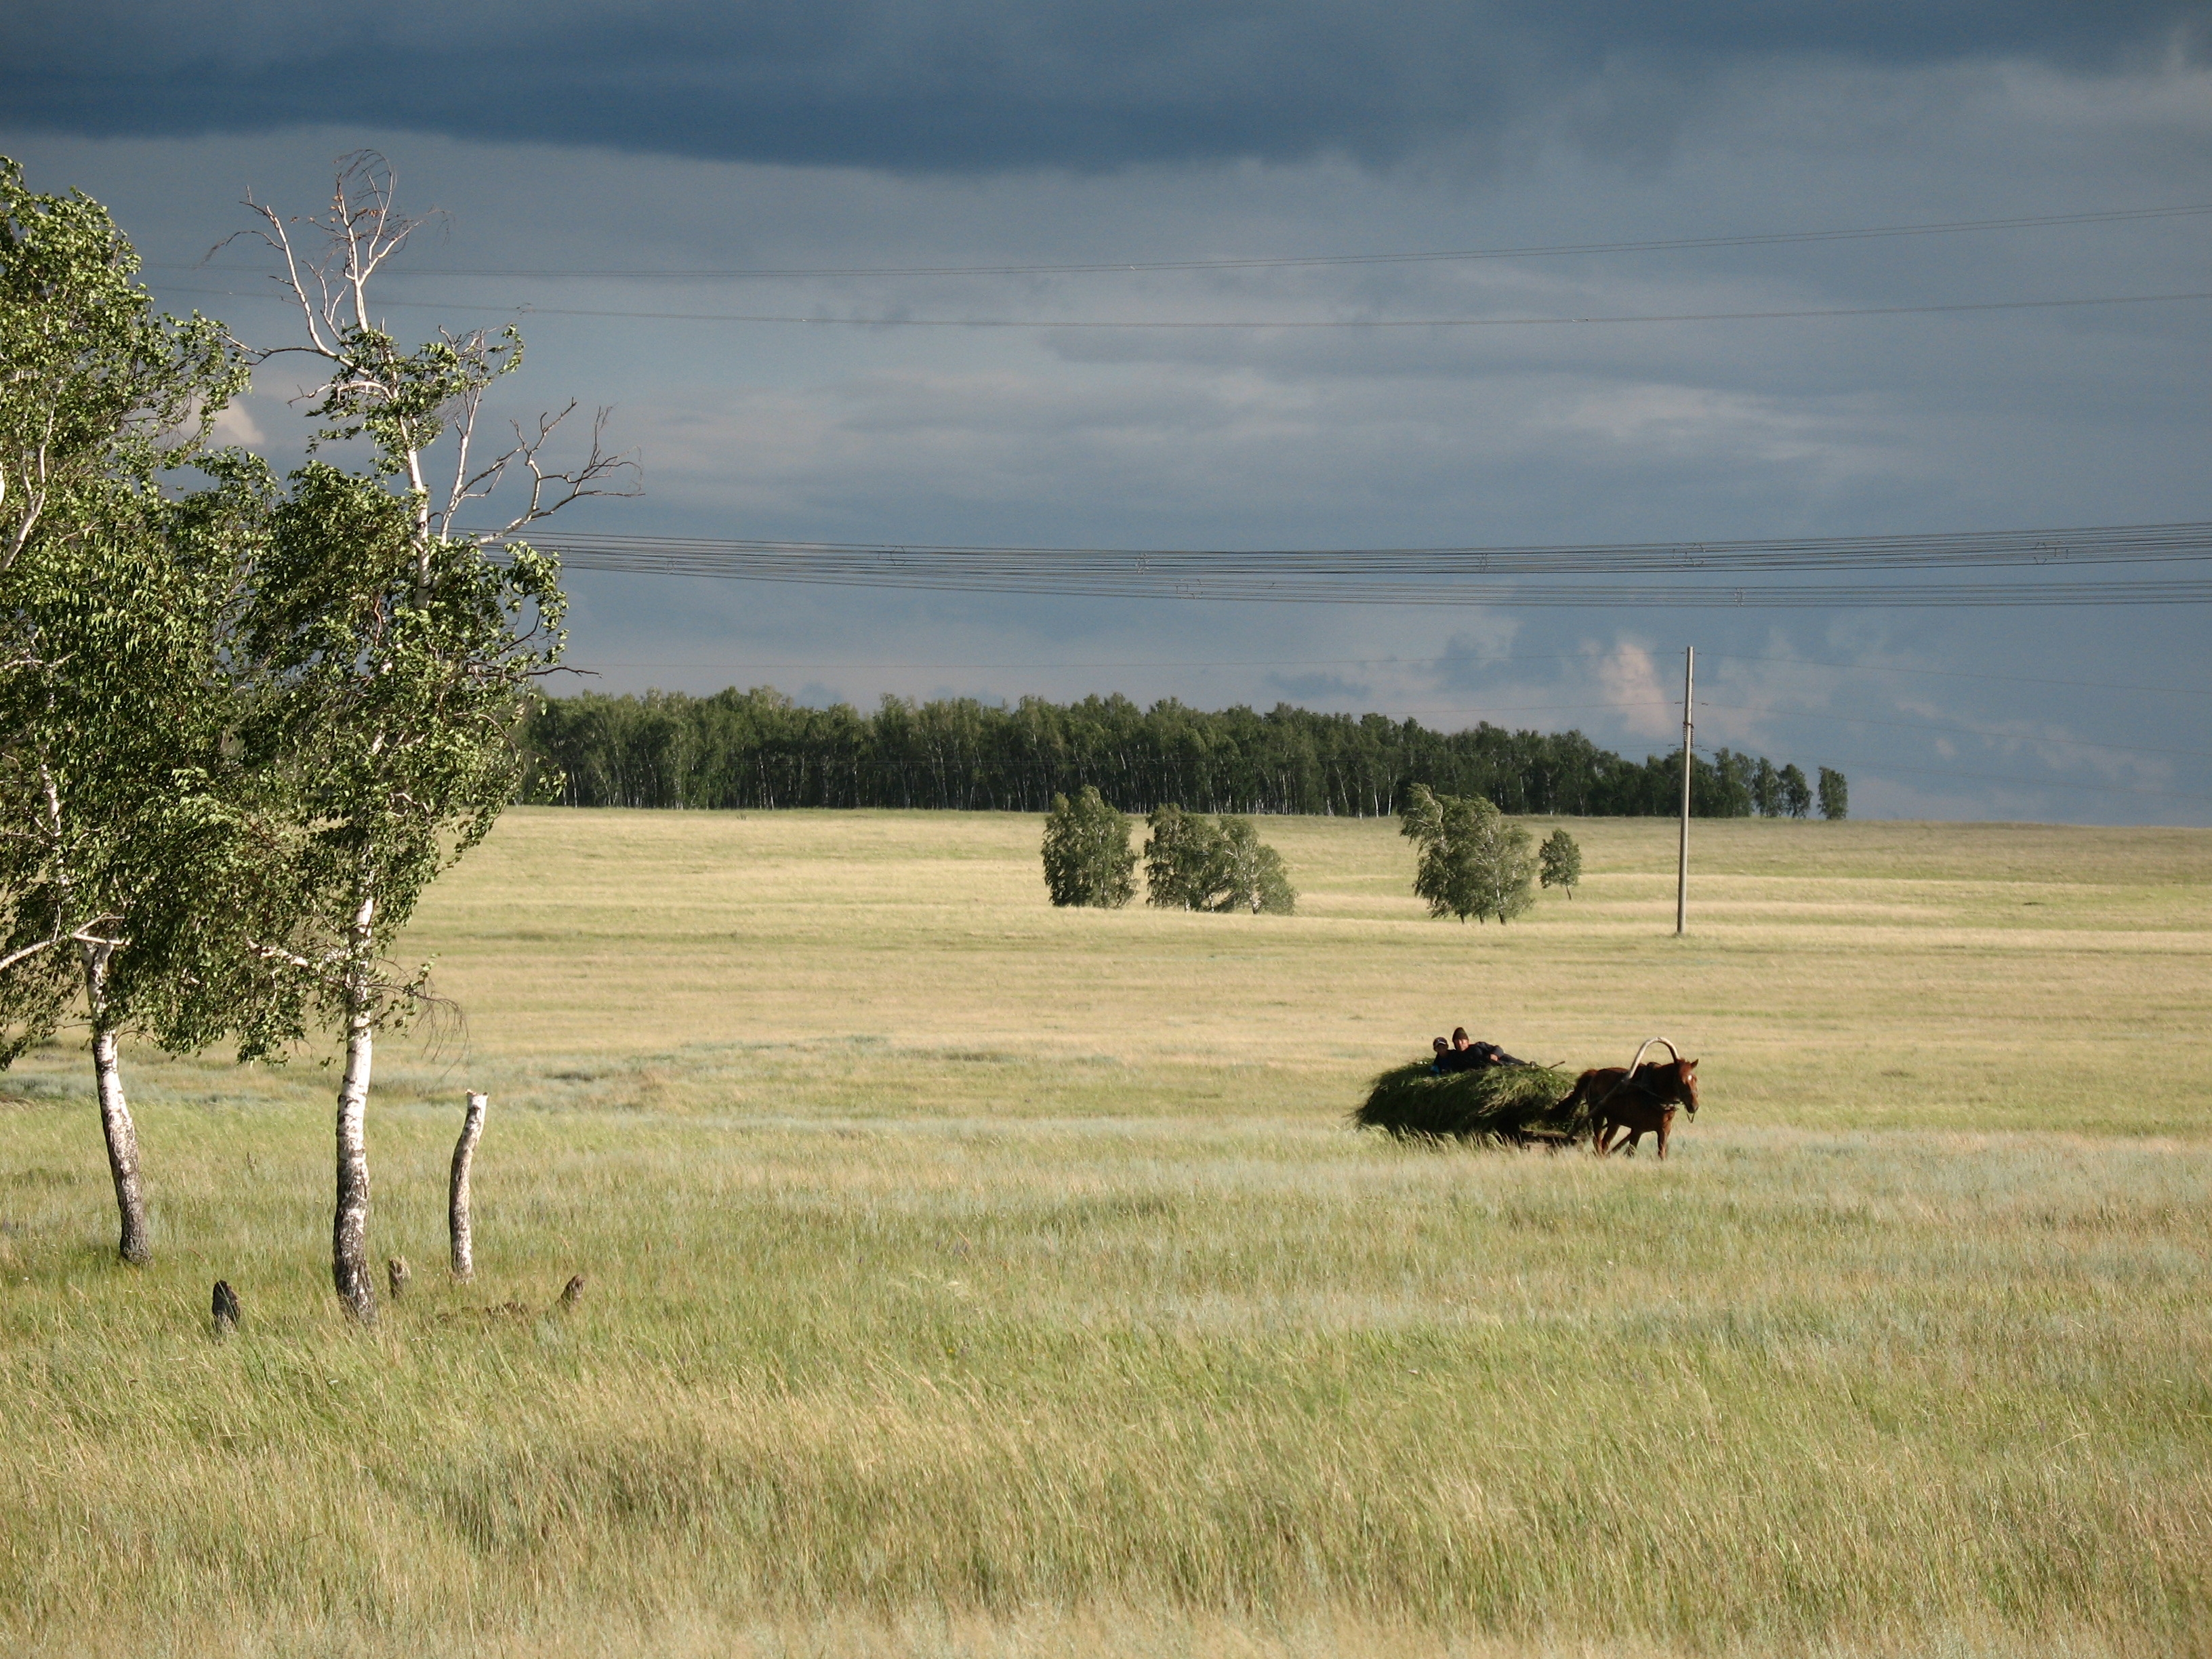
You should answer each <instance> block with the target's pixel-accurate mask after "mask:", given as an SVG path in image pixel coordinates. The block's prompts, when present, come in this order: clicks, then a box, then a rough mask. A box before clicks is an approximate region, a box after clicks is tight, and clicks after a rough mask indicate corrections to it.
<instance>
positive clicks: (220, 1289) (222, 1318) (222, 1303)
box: [214, 1279, 239, 1336]
mask: <svg viewBox="0 0 2212 1659" xmlns="http://www.w3.org/2000/svg"><path fill="white" fill-rule="evenodd" d="M214 1311H215V1334H216V1335H217V1336H228V1335H229V1334H231V1333H232V1332H233V1331H234V1330H236V1329H237V1328H238V1319H239V1313H238V1292H237V1291H234V1290H232V1289H231V1288H230V1281H229V1280H228V1279H216V1282H215V1310H214Z"/></svg>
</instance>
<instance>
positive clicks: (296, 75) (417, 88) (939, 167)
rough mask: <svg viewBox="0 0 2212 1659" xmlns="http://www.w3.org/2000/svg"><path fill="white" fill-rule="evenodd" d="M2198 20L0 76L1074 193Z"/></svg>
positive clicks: (1366, 34)
mask: <svg viewBox="0 0 2212 1659" xmlns="http://www.w3.org/2000/svg"><path fill="white" fill-rule="evenodd" d="M2208 19H2212V7H2208V6H2207V5H2206V4H2205V3H2204V0H2106V3H2103V4H2100V5H2094V6H2091V5H2086V4H2080V3H2066V0H2042V3H2013V4H2002V3H1996V0H1949V3H1926V0H1923V3H1911V0H1880V3H1869V4H1857V5H1852V6H1848V7H1845V6H1838V5H1835V4H1833V3H1832V0H1794V3H1778V0H1703V3H1698V4H1692V5H1686V6H1667V7H1659V6H1653V5H1650V4H1649V3H1641V0H1580V3H1570V4H1564V5H1563V4H1559V3H1552V0H1489V3H1486V4H1472V5H1471V4H1465V3H1448V0H1408V3H1403V4H1400V5H1397V6H1393V7H1389V8H1384V9H1375V8H1371V7H1368V6H1359V5H1354V4H1352V3H1351V0H1284V3H1276V4H1271V5H1252V4H1244V5H1231V6H1204V7H1191V6H1181V5H1171V4H1168V3H1165V0H1062V3H1059V4H1055V5H1048V6H1040V5H1035V4H1019V3H1015V0H964V3H931V4H921V3H916V0H809V3H805V4H800V3H797V0H777V3H762V0H755V3H750V4H738V5H728V4H710V3H707V0H689V3H667V0H664V3H659V4H647V5H641V6H622V7H617V6H612V5H609V4H606V3H604V0H568V3H565V4H564V3H558V0H556V3H550V4H532V5H529V6H523V5H521V4H520V3H513V0H509V3H496V4H489V5H483V6H477V7H470V8H464V9H455V8H453V7H450V6H446V5H437V6H433V5H432V4H430V3H429V0H398V3H394V4H391V5H387V6H384V7H380V8H375V9H358V8H355V9H341V8H337V7H335V6H331V5H329V4H326V3H324V4H313V3H311V4H305V5H298V6H280V5H277V4H275V3H271V0H259V3H252V0H249V3H246V4H243V5H240V4H225V5H222V6H220V7H217V6H215V5H211V4H209V3H206V0H182V3H178V4H174V5H171V6H167V7H163V8H160V9H155V10H150V11H149V9H147V8H144V7H143V6H138V5H128V4H125V3H123V0H90V3H86V4H81V5H78V6H76V7H72V8H70V10H69V12H68V14H67V15H66V17H64V15H63V14H62V12H61V9H59V8H55V7H51V6H47V7H33V6H29V5H24V4H21V3H18V4H17V5H15V7H13V8H12V9H10V10H9V12H8V13H7V14H6V15H0V59H4V60H5V61H7V62H9V64H11V65H14V66H15V68H14V70H13V72H12V74H11V77H10V79H11V85H10V88H9V105H10V106H11V109H10V113H11V115H12V117H13V118H14V119H15V121H16V122H19V123H21V124H25V125H40V126H44V127H47V128H50V129H58V130H64V131H75V132H79V133H87V134H98V135H116V134H141V135H151V134H164V135H181V134H194V133H208V132H224V131H232V132H236V131H258V130H265V129H269V128H273V127H281V126H287V125H298V124H302V123H315V122H319V123H330V122H338V123H370V124H374V125H378V126H380V127H384V128H386V129H395V128H396V129H401V130H407V131H422V132H441V133H446V134H450V135H454V136H459V137H477V138H488V139H499V140H509V141H512V140H538V141H548V142H552V143H569V144H582V145H597V146H605V147H611V148H615V149H633V150H641V151H653V152H660V153H666V154H674V155H696V156H703V157H712V158H717V159H735V160H749V161H779V162H792V163H800V164H807V165H817V164H844V165H859V166H866V167H884V168H891V169H897V170H920V171H932V170H936V171H954V172H959V171H974V170H991V169H1005V168H1028V167H1069V168H1074V169H1078V170H1090V169H1100V168H1114V167H1124V166H1128V165H1132V164H1137V163H1145V162H1179V161H1220V160H1225V159H1231V158H1257V159H1261V160H1267V161H1288V160H1295V159H1300V158H1305V157H1310V156H1313V155H1322V154H1329V153H1340V154H1344V155H1351V156H1353V157H1356V158H1358V159H1360V160H1362V161H1368V162H1383V161H1390V160H1393V159H1395V158H1397V157H1400V156H1402V155H1406V154H1407V153H1408V152H1409V151H1411V150H1413V149H1418V148H1419V147H1420V146H1422V145H1424V144H1426V143H1431V142H1435V141H1437V140H1440V139H1441V140H1449V139H1459V138H1463V137H1466V136H1468V135H1469V134H1473V135H1475V136H1478V137H1480V135H1482V134H1485V133H1488V132H1494V131H1496V130H1498V128H1499V127H1500V126H1501V125H1504V124H1505V123H1507V122H1509V121H1510V120H1512V119H1513V118H1516V115H1518V114H1520V113H1522V112H1525V111H1526V110H1527V109H1528V107H1529V106H1532V105H1534V104H1537V103H1541V102H1542V101H1543V100H1546V99H1547V98H1551V97H1556V96H1557V95H1559V94H1560V93H1562V92H1563V91H1565V90H1567V89H1570V88H1574V87H1576V86H1578V85H1584V84H1587V83H1589V82H1591V81H1592V80H1593V78H1595V77H1598V76H1601V75H1602V74H1603V73H1604V72H1605V71H1607V70H1608V69H1626V70H1627V71H1628V72H1629V74H1630V78H1631V79H1632V80H1636V79H1638V77H1641V81H1642V83H1643V84H1644V85H1646V86H1649V85H1650V84H1651V83H1652V82H1653V79H1654V77H1656V80H1657V81H1658V82H1691V83H1694V82H1696V81H1697V80H1698V79H1699V76H1700V75H1701V73H1702V72H1703V71H1704V70H1705V69H1706V68H1707V67H1710V66H1711V65H1714V64H1726V63H1730V62H1740V61H1742V60H1746V59H1777V58H1781V59H1788V58H1812V59H1816V60H1835V59H1846V60H1857V61H1862V62H1869V63H1875V64H1940V63H1950V62H1957V61H1984V60H1991V59H1997V58H2015V59H2024V60H2031V61H2038V62H2041V63H2044V64H2051V65H2053V66H2056V67H2058V68H2062V69H2065V70H2101V69H2106V68H2110V67H2114V66H2118V65H2121V64H2128V63H2130V62H2136V63H2140V62H2142V61H2145V60H2147V59H2148V58H2154V57H2156V56H2158V55H2160V54H2161V53H2171V52H2173V51H2174V50H2176V49H2177V46H2178V48H2179V50H2180V51H2181V52H2183V53H2184V54H2185V55H2196V56H2201V55H2202V53H2203V51H2204V50H2205V46H2206V43H2207V40H2208V37H2212V27H2208ZM25 66H34V67H30V68H26V67H25ZM1637 101H1638V100H1637V99H1636V98H1630V99H1628V100H1626V102H1624V103H1623V104H1622V105H1620V106H1619V107H1616V108H1615V109H1614V110H1613V112H1612V113H1611V114H1610V115H1609V116H1607V118H1605V120H1601V122H1600V123H1599V128H1600V130H1601V132H1600V136H1601V137H1602V138H1603V139H1604V141H1605V142H1607V143H1615V144H1619V143H1623V142H1624V140H1623V138H1622V137H1621V135H1620V133H1619V132H1618V131H1612V130H1610V129H1609V128H1608V127H1607V122H1611V123H1613V125H1616V126H1617V125H1619V124H1620V123H1621V122H1626V123H1627V124H1628V125H1631V126H1633V125H1637V124H1638V121H1639V119H1641V118H1639V117H1638V115H1637V114H1636V113H1635V107H1634V106H1635V105H1636V103H1637ZM1665 101H1666V100H1664V99H1663V98H1662V99H1660V100H1658V102H1659V103H1660V104H1662V105H1663V104H1664V103H1665ZM1651 118H1652V119H1655V120H1659V121H1662V122H1664V121H1666V120H1669V119H1671V118H1672V117H1671V115H1669V114H1667V113H1664V112H1662V113H1659V114H1656V115H1654V116H1653V117H1651Z"/></svg>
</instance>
